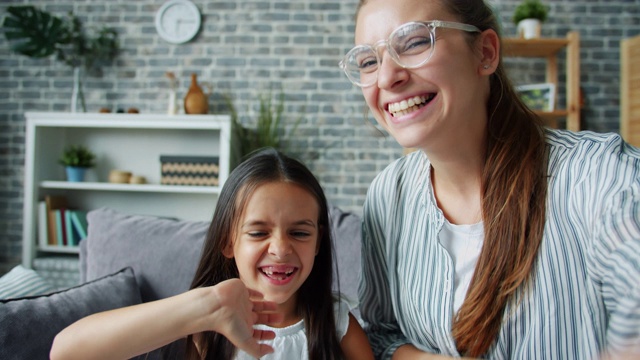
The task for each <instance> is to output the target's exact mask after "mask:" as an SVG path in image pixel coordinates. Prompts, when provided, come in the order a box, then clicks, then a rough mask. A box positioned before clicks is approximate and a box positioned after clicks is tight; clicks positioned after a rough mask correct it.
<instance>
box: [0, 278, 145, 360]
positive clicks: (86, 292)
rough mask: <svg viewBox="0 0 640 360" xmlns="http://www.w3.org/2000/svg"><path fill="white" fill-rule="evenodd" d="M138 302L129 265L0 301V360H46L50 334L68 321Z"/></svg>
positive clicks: (138, 294) (136, 289)
mask: <svg viewBox="0 0 640 360" xmlns="http://www.w3.org/2000/svg"><path fill="white" fill-rule="evenodd" d="M140 302H141V299H140V292H139V290H138V284H137V283H136V280H135V276H134V274H133V270H132V269H131V268H125V269H122V270H121V271H118V272H116V273H114V274H110V275H107V276H105V277H102V278H100V279H96V280H94V281H91V282H88V283H85V284H82V285H78V286H75V287H72V288H69V289H66V290H62V291H58V292H54V293H50V294H46V295H40V296H32V297H23V298H15V299H5V300H0V324H2V326H1V327H0V359H48V358H49V351H50V349H51V344H52V343H53V339H54V337H55V336H56V335H57V334H58V333H59V332H60V331H61V330H62V329H64V328H65V327H67V326H69V325H70V324H71V323H73V322H75V321H77V320H79V319H80V318H83V317H85V316H88V315H91V314H93V313H96V312H100V311H106V310H111V309H115V308H119V307H123V306H129V305H135V304H139V303H140Z"/></svg>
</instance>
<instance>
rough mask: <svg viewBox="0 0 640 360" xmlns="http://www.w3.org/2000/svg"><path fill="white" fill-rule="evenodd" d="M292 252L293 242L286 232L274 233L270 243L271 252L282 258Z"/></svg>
mask: <svg viewBox="0 0 640 360" xmlns="http://www.w3.org/2000/svg"><path fill="white" fill-rule="evenodd" d="M291 252H292V249H291V243H290V242H289V240H288V239H287V237H286V234H274V236H273V237H272V239H271V242H270V243H269V254H270V255H273V256H276V257H278V258H280V259H282V258H285V257H287V256H288V255H289V254H291Z"/></svg>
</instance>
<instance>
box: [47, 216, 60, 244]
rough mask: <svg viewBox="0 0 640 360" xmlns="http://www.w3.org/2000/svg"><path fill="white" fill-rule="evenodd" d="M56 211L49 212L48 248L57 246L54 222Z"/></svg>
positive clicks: (55, 222) (56, 231) (55, 221)
mask: <svg viewBox="0 0 640 360" xmlns="http://www.w3.org/2000/svg"><path fill="white" fill-rule="evenodd" d="M56 218H57V216H56V210H55V209H52V210H49V223H48V228H49V246H58V229H57V226H56V225H57V220H56Z"/></svg>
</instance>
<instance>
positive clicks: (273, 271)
mask: <svg viewBox="0 0 640 360" xmlns="http://www.w3.org/2000/svg"><path fill="white" fill-rule="evenodd" d="M297 270H298V269H297V268H296V267H293V266H264V267H261V268H260V271H261V272H262V273H263V274H264V275H265V276H266V277H268V278H269V279H271V280H275V281H284V280H287V279H288V278H289V277H291V275H293V274H294V273H295V272H296V271H297Z"/></svg>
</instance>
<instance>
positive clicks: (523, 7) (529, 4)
mask: <svg viewBox="0 0 640 360" xmlns="http://www.w3.org/2000/svg"><path fill="white" fill-rule="evenodd" d="M548 13H549V8H548V7H546V6H545V5H544V4H542V2H540V0H524V1H523V2H521V3H520V4H519V5H518V6H517V7H516V9H515V11H514V13H513V23H514V24H516V26H517V29H518V36H519V37H523V38H525V39H533V38H539V37H540V28H541V26H542V23H543V22H544V21H545V20H547V15H548Z"/></svg>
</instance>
